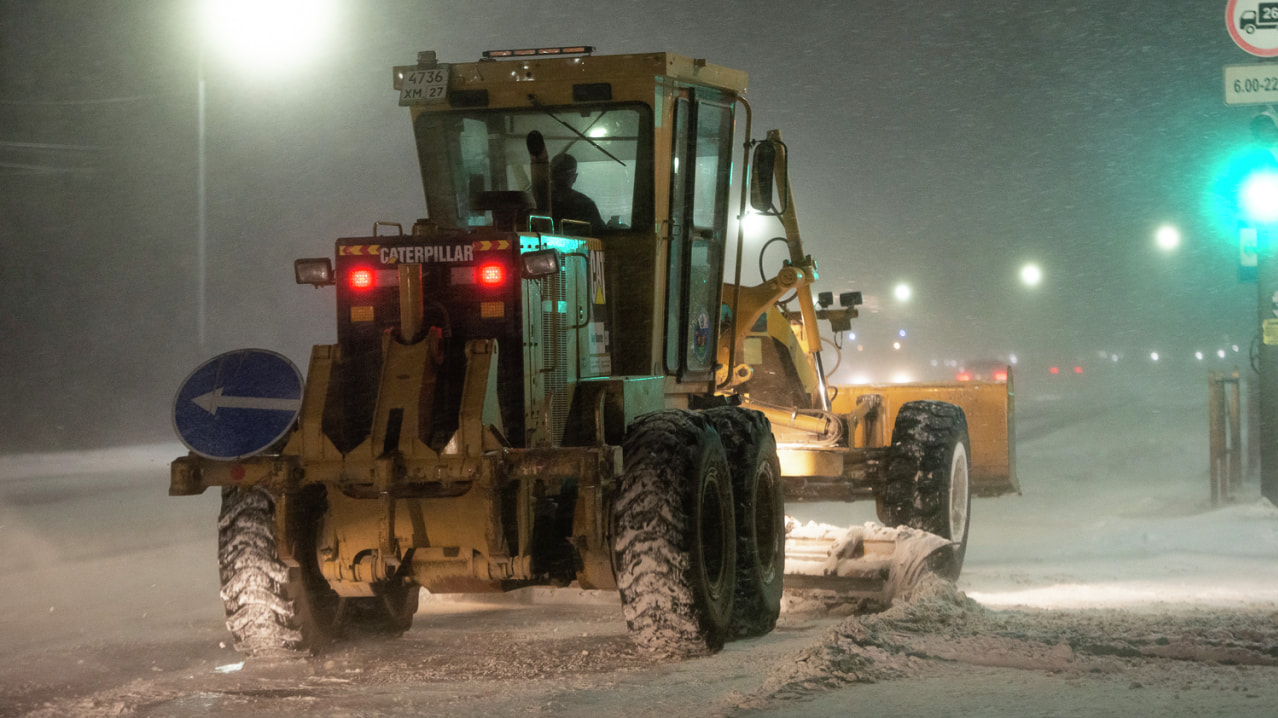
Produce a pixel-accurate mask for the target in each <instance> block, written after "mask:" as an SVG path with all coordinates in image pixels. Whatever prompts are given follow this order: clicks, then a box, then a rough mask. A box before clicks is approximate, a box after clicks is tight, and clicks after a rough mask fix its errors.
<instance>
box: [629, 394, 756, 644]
mask: <svg viewBox="0 0 1278 718" xmlns="http://www.w3.org/2000/svg"><path fill="white" fill-rule="evenodd" d="M622 448H623V451H624V455H625V471H624V473H623V474H622V477H621V480H620V486H619V487H618V491H617V499H616V503H615V505H614V512H613V522H614V524H613V537H614V544H613V548H614V552H615V561H616V570H617V585H618V588H619V589H620V592H621V605H622V612H623V613H624V615H625V617H626V624H627V625H628V626H629V627H630V635H631V637H632V638H633V639H634V641H635V643H636V644H637V645H639V647H640V648H643V649H645V650H648V651H651V652H653V653H656V654H659V655H664V656H671V657H677V658H684V657H690V656H698V655H706V654H708V653H713V652H715V651H718V650H719V649H721V648H722V647H723V643H724V641H725V640H726V638H727V635H728V630H729V627H730V624H731V620H732V606H733V599H734V594H735V590H736V547H737V542H736V525H735V516H734V510H733V506H734V504H733V501H732V485H731V478H730V473H729V471H728V465H727V459H726V457H725V455H724V451H723V445H722V444H721V443H720V440H719V435H718V434H717V433H716V432H715V430H714V428H713V427H711V425H710V423H709V422H708V421H707V420H706V418H705V417H704V416H703V415H701V414H698V413H695V412H690V411H682V410H668V411H658V412H653V413H651V414H646V415H644V416H642V417H640V418H639V419H637V420H636V421H635V422H634V423H633V424H631V425H630V428H629V430H628V431H627V433H626V439H625V441H624V443H623V445H622Z"/></svg>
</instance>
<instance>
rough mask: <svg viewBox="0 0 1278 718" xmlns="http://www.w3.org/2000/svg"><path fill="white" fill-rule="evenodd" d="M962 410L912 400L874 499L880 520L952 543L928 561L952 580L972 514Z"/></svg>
mask: <svg viewBox="0 0 1278 718" xmlns="http://www.w3.org/2000/svg"><path fill="white" fill-rule="evenodd" d="M969 446H970V444H969V441H968V435H967V418H966V417H965V416H964V414H963V410H962V409H960V408H959V407H957V406H955V405H953V404H947V403H945V402H941V401H911V402H908V403H906V404H905V405H904V406H902V407H901V410H900V411H899V412H897V415H896V425H895V426H893V427H892V448H891V450H890V453H889V456H888V460H887V462H888V463H887V470H886V471H885V472H884V478H885V481H884V485H883V489H882V492H881V493H880V495H879V497H878V514H879V519H880V520H882V521H883V523H884V524H885V525H887V526H909V527H911V528H916V529H922V530H924V531H929V532H931V533H934V534H936V535H937V536H940V537H942V538H946V539H949V540H950V541H953V542H955V543H954V545H953V546H950V547H948V548H946V549H943V550H941V551H938V552H937V553H936V554H935V555H934V556H933V557H932V559H931V561H930V565H931V568H932V570H933V571H935V572H936V573H938V574H939V575H941V576H944V577H946V578H950V579H957V578H958V576H959V573H960V572H961V571H962V570H963V558H964V556H965V555H966V554H967V533H968V527H969V525H970V523H971V522H970V519H971V513H972V489H971V481H970V478H969V471H970V468H971V466H970V461H969V458H968V457H969V456H970V454H971V452H970V449H969Z"/></svg>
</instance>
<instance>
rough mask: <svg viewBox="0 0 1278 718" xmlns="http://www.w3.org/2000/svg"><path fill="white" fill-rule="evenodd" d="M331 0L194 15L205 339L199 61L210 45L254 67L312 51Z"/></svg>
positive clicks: (199, 305) (199, 327) (239, 1)
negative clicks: (196, 49) (195, 25)
mask: <svg viewBox="0 0 1278 718" xmlns="http://www.w3.org/2000/svg"><path fill="white" fill-rule="evenodd" d="M333 18H334V9H333V2H332V0H205V1H204V2H203V3H201V5H200V7H199V13H198V16H197V18H196V23H197V35H198V38H197V40H196V45H197V47H198V57H197V59H196V65H195V71H196V132H195V133H196V141H195V145H196V148H195V152H196V181H195V192H196V210H195V211H196V248H195V264H196V281H195V293H196V299H195V313H196V319H195V333H196V338H197V339H198V341H199V343H200V346H204V344H205V342H206V341H207V331H206V328H205V327H206V320H205V315H206V313H207V309H206V307H207V301H208V299H207V297H208V292H207V287H206V282H207V271H206V262H207V253H208V249H207V247H208V200H207V186H208V172H207V165H206V162H205V156H206V152H205V145H206V141H207V131H206V118H207V100H206V93H205V75H204V61H205V56H206V55H207V54H208V51H209V50H210V48H213V49H216V50H218V51H219V54H222V55H225V56H226V57H228V58H230V59H231V60H233V61H235V62H236V63H237V64H241V65H244V66H246V67H248V68H249V69H251V70H252V71H253V72H255V73H259V74H261V73H263V72H264V71H270V70H280V69H285V68H287V67H288V66H290V65H294V64H296V63H298V62H301V61H302V60H304V59H306V56H307V54H308V53H311V52H315V51H317V50H318V49H319V48H320V47H321V46H322V44H323V40H324V37H323V36H324V35H325V33H326V31H327V30H328V28H329V26H330V25H331V24H332V22H333Z"/></svg>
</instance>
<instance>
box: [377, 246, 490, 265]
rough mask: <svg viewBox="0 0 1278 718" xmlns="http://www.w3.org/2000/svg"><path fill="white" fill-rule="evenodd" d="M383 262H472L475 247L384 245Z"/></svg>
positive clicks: (381, 256)
mask: <svg viewBox="0 0 1278 718" xmlns="http://www.w3.org/2000/svg"><path fill="white" fill-rule="evenodd" d="M380 258H381V261H382V264H395V263H397V262H399V263H404V264H428V263H431V262H471V261H474V259H475V248H474V247H473V246H472V245H469V244H453V245H442V246H426V247H382V251H381V255H380Z"/></svg>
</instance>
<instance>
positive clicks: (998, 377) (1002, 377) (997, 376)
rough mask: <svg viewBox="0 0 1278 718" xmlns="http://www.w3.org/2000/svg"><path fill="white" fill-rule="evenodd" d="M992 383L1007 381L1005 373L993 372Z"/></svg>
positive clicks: (1000, 371)
mask: <svg viewBox="0 0 1278 718" xmlns="http://www.w3.org/2000/svg"><path fill="white" fill-rule="evenodd" d="M994 381H1007V372H1005V371H1002V370H999V371H996V372H994Z"/></svg>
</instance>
